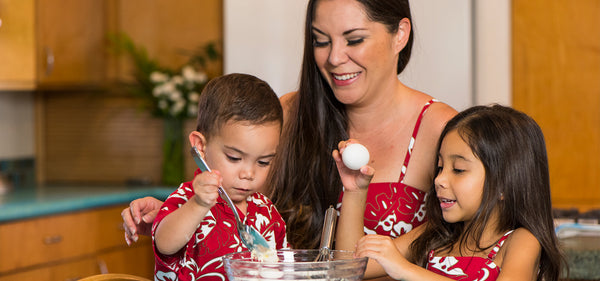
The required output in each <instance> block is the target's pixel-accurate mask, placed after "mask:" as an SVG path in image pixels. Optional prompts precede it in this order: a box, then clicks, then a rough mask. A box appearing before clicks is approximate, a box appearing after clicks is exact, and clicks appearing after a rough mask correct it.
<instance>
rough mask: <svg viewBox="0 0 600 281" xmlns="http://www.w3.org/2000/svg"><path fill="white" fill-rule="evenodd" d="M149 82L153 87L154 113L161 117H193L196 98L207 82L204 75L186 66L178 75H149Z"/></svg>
mask: <svg viewBox="0 0 600 281" xmlns="http://www.w3.org/2000/svg"><path fill="white" fill-rule="evenodd" d="M149 79H150V82H151V83H152V84H153V85H154V88H153V89H152V96H153V97H154V102H155V105H154V106H155V107H156V111H157V113H158V114H159V115H162V116H171V117H194V116H196V114H197V113H198V97H200V92H201V91H202V88H203V87H204V85H205V84H206V82H207V81H208V78H207V75H206V73H204V72H202V71H197V70H196V69H194V67H192V66H190V65H186V66H184V67H183V68H182V69H181V73H180V74H175V75H172V74H169V73H167V72H162V71H158V70H157V71H153V72H152V73H150V77H149Z"/></svg>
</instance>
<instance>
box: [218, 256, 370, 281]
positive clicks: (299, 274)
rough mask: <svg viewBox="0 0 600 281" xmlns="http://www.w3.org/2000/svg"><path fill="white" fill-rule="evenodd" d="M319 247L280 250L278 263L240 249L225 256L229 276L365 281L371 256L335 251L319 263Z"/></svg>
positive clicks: (263, 278) (234, 279)
mask: <svg viewBox="0 0 600 281" xmlns="http://www.w3.org/2000/svg"><path fill="white" fill-rule="evenodd" d="M318 254H319V250H277V258H278V261H276V262H266V261H262V262H261V261H260V260H258V259H256V258H254V257H252V253H251V252H249V251H246V252H237V253H231V254H227V255H225V256H224V257H223V263H224V264H225V271H226V272H227V277H229V280H231V281H238V280H309V279H310V280H362V278H363V275H364V273H365V268H366V267H367V260H368V259H367V258H354V257H353V252H349V251H339V250H334V251H331V255H330V260H329V261H318V262H315V261H314V260H315V258H316V257H317V255H318Z"/></svg>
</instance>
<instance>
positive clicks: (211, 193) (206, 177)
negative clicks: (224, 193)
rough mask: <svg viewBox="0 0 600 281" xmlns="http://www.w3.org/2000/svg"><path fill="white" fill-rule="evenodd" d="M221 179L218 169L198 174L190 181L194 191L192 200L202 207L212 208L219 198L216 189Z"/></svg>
mask: <svg viewBox="0 0 600 281" xmlns="http://www.w3.org/2000/svg"><path fill="white" fill-rule="evenodd" d="M222 181H223V178H222V177H221V175H220V174H219V172H218V171H212V172H202V173H200V174H198V175H197V176H196V177H195V178H194V181H193V182H192V186H193V187H194V193H195V196H194V202H196V204H198V205H200V206H202V207H205V208H212V206H214V205H215V204H216V203H217V198H219V191H218V190H219V186H220V185H221V182H222Z"/></svg>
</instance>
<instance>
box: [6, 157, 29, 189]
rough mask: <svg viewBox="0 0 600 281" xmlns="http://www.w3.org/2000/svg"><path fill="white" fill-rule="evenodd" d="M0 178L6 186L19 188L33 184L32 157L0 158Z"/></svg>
mask: <svg viewBox="0 0 600 281" xmlns="http://www.w3.org/2000/svg"><path fill="white" fill-rule="evenodd" d="M0 177H1V178H0V180H2V185H3V186H4V187H5V188H7V187H11V188H21V187H30V186H34V185H35V182H36V181H35V160H34V158H20V159H0Z"/></svg>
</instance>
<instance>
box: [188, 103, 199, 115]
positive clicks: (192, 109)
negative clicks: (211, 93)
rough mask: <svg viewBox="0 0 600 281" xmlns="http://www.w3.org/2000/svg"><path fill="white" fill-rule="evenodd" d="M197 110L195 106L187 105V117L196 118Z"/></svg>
mask: <svg viewBox="0 0 600 281" xmlns="http://www.w3.org/2000/svg"><path fill="white" fill-rule="evenodd" d="M197 110H198V108H197V107H196V105H195V104H189V105H188V116H196V114H197V112H196V111H197Z"/></svg>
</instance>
